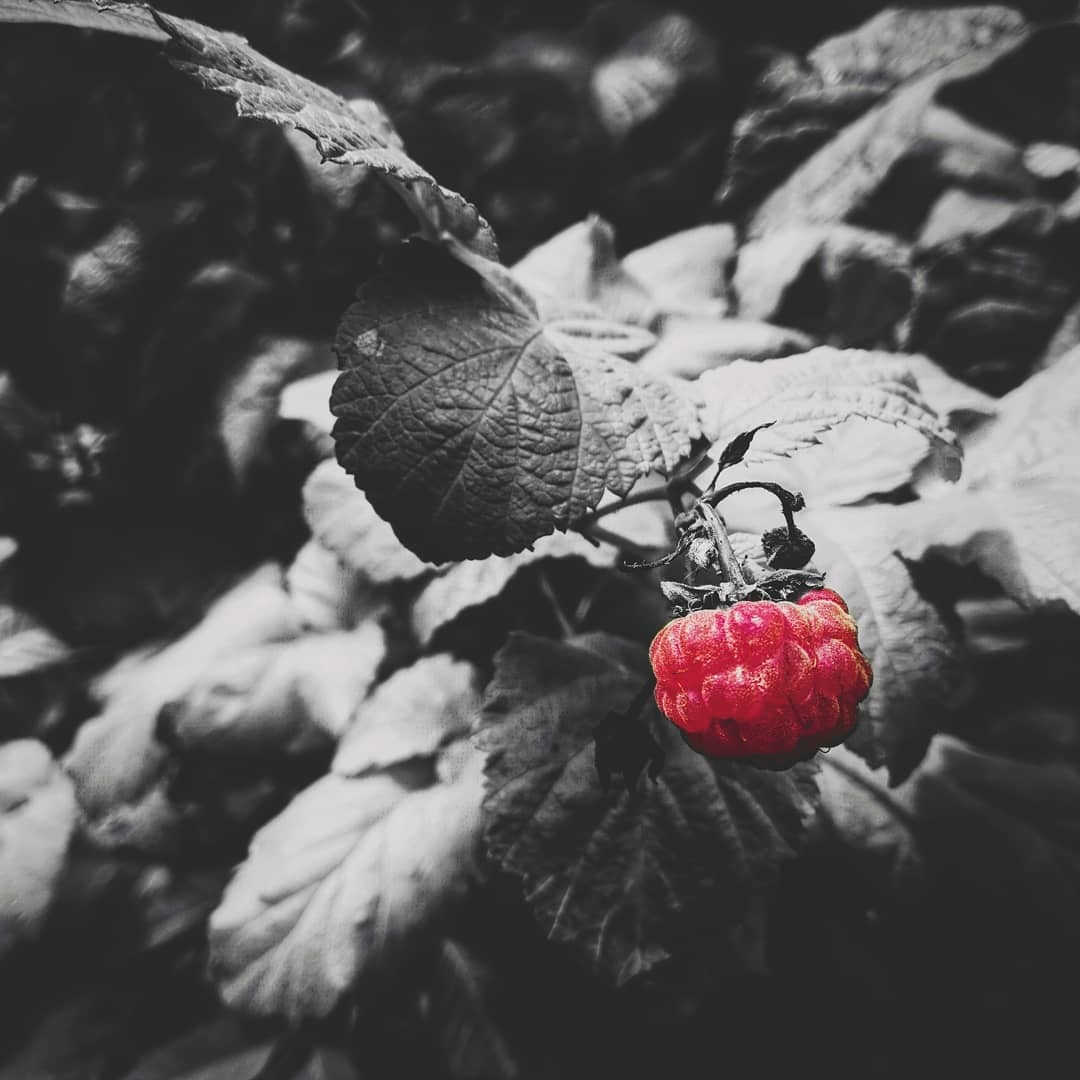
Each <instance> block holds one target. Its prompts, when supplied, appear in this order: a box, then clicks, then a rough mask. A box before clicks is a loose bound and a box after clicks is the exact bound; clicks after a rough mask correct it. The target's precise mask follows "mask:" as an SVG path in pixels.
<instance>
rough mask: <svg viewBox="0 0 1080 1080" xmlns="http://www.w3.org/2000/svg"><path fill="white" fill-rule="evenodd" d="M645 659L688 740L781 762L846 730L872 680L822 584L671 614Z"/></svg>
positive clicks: (726, 753)
mask: <svg viewBox="0 0 1080 1080" xmlns="http://www.w3.org/2000/svg"><path fill="white" fill-rule="evenodd" d="M649 659H650V660H651V661H652V666H653V671H654V672H655V673H656V704H657V705H658V706H659V707H660V711H661V712H662V713H663V714H664V715H665V716H666V717H668V719H669V720H671V721H672V722H673V723H674V724H676V725H677V726H678V727H679V728H681V729H682V731H683V732H684V733H685V738H686V741H687V742H688V743H689V744H690V745H691V746H692V747H693V748H694V749H695V750H698V751H699V752H700V753H702V754H709V755H711V756H713V757H723V758H737V759H741V760H752V761H754V762H755V763H756V764H761V765H770V766H773V767H780V768H783V767H786V766H787V765H790V764H793V763H794V762H796V761H802V760H804V759H806V758H808V757H811V756H812V755H813V754H814V753H815V752H816V751H817V750H819V749H820V748H821V747H823V746H835V745H836V744H837V743H838V742H841V741H842V740H843V739H845V738H846V737H847V736H848V735H849V734H850V733H851V730H852V728H854V726H855V706H856V705H857V704H858V703H859V702H860V701H862V699H863V698H864V697H866V695H867V693H868V692H869V690H870V683H871V682H872V680H873V675H872V673H871V670H870V664H869V662H868V661H867V659H866V657H865V656H863V654H862V653H861V652H860V651H859V641H858V636H857V633H856V629H855V620H854V619H852V617H851V616H850V615H849V614H848V609H847V604H845V603H844V601H843V600H842V599H841V598H840V597H839V596H838V595H837V594H836V593H834V592H832V591H831V590H830V589H815V590H814V591H812V592H808V593H806V594H804V595H803V596H801V597H800V598H799V600H798V601H797V602H796V603H789V602H788V601H786V600H785V601H782V602H779V603H777V602H774V601H772V600H760V601H758V600H744V601H741V602H740V603H737V604H734V605H733V606H732V607H730V608H728V609H727V610H709V611H695V612H692V613H691V614H689V615H686V616H684V617H683V618H681V619H673V620H672V621H671V622H669V623H668V624H667V626H665V627H664V628H663V629H662V630H661V631H660V632H659V633H658V634H657V635H656V637H655V638H653V643H652V646H651V647H650V649H649Z"/></svg>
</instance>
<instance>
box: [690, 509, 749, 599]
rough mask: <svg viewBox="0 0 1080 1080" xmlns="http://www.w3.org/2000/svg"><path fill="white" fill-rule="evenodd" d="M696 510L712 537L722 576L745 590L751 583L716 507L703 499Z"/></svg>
mask: <svg viewBox="0 0 1080 1080" xmlns="http://www.w3.org/2000/svg"><path fill="white" fill-rule="evenodd" d="M696 509H697V512H698V513H699V514H700V515H701V517H702V519H703V520H704V522H705V526H706V528H707V529H708V530H709V533H710V535H711V536H712V540H713V544H714V546H715V550H716V558H717V561H718V563H719V567H718V569H719V571H720V573H721V575H722V576H723V578H724V579H725V580H727V581H730V582H731V583H732V584H733V585H735V586H736V587H737V588H741V589H745V588H746V586H747V585H748V584H749V583H748V582H747V580H746V575H745V574H744V573H743V569H742V566H741V565H740V564H739V557H738V556H737V555H736V554H735V549H734V548H733V547H732V546H731V539H730V538H729V537H728V532H727V527H726V526H725V525H724V522H723V519H722V518H721V517H720V515H719V514H718V513H717V512H716V507H715V506H713V505H712V504H711V503H708V502H706V501H705V500H704V499H702V500H700V501H699V502H698V503H697V507H696Z"/></svg>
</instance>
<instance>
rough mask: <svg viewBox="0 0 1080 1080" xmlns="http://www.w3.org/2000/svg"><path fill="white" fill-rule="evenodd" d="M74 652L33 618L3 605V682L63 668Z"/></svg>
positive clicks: (0, 647)
mask: <svg viewBox="0 0 1080 1080" xmlns="http://www.w3.org/2000/svg"><path fill="white" fill-rule="evenodd" d="M70 656H71V650H70V649H68V647H67V646H66V645H65V644H64V643H63V642H62V641H61V640H60V639H59V638H58V637H56V636H55V635H54V634H53V633H51V632H50V631H49V630H47V629H46V628H45V627H44V626H42V625H41V623H39V622H38V621H37V619H35V618H34V617H33V616H32V615H29V614H27V613H26V612H25V611H20V610H19V609H18V608H15V607H12V606H11V605H10V604H0V679H12V678H16V677H17V676H19V675H28V674H31V673H32V672H35V671H41V670H42V669H43V668H49V667H53V666H55V665H56V664H62V663H64V661H66V660H68V659H69V658H70Z"/></svg>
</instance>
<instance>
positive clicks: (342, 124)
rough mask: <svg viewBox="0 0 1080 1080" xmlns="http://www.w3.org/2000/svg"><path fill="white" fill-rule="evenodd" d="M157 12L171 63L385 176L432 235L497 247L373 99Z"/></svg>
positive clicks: (334, 157)
mask: <svg viewBox="0 0 1080 1080" xmlns="http://www.w3.org/2000/svg"><path fill="white" fill-rule="evenodd" d="M156 18H157V20H158V22H159V24H160V25H161V26H162V27H163V28H164V29H165V30H166V31H168V33H169V35H170V37H171V38H172V43H171V45H170V51H171V55H172V56H173V63H174V64H175V65H176V67H178V68H179V69H180V70H181V71H183V72H185V73H186V74H188V75H191V76H192V77H193V78H194V79H195V80H196V81H198V82H199V83H200V84H201V85H202V86H204V87H206V88H207V89H209V90H216V91H218V92H219V93H223V94H227V95H228V96H229V97H231V98H234V99H235V101H236V108H237V111H238V112H239V113H240V115H241V116H253V117H255V118H256V119H260V120H271V121H273V122H274V123H276V124H282V125H286V126H289V127H295V128H296V129H297V130H299V131H302V132H304V133H305V134H306V135H309V136H310V137H311V138H312V139H314V140H315V145H316V147H317V149H318V151H319V154H320V155H321V157H322V158H323V160H324V161H332V162H335V163H336V164H341V165H362V166H365V167H367V168H369V169H371V170H373V171H374V172H376V173H378V174H379V175H380V176H381V177H383V178H384V179H385V180H386V181H387V182H388V183H389V184H390V185H391V186H392V187H393V188H394V189H395V190H396V191H397V192H398V194H400V195H401V197H402V198H403V199H404V200H405V202H406V203H407V205H408V206H409V208H410V209H411V210H412V211H413V213H415V214H416V216H417V219H418V220H419V221H420V223H421V225H422V226H423V228H424V230H425V232H426V233H428V234H429V235H431V236H432V237H434V238H438V237H439V236H440V234H441V233H442V232H443V231H444V230H445V231H447V232H449V233H451V234H453V235H454V236H456V237H457V238H458V239H459V240H461V241H462V242H463V243H464V244H465V245H466V246H468V247H471V248H474V249H475V250H477V251H478V252H479V253H480V254H483V255H489V256H490V255H494V254H495V252H496V246H495V238H494V235H493V234H492V232H491V229H490V228H489V227H488V224H487V222H486V221H484V219H483V218H482V217H480V215H479V214H478V213H477V211H476V208H475V207H474V206H473V205H472V204H471V203H469V202H468V201H467V200H465V199H464V198H462V197H461V196H460V195H458V194H457V192H454V191H449V190H448V189H446V188H444V187H441V186H440V185H439V184H437V183H436V182H435V180H434V178H433V177H432V176H430V175H429V174H428V173H427V172H425V170H424V169H422V168H421V167H420V166H419V165H417V164H416V162H414V161H413V160H412V159H411V158H410V157H409V156H408V155H407V154H406V153H405V151H404V149H403V148H402V144H401V140H400V138H399V137H398V136H397V133H396V132H395V131H394V129H393V127H392V126H391V124H390V121H389V120H388V119H387V117H386V115H385V114H384V113H383V111H382V109H381V108H380V107H379V106H378V105H377V104H376V103H375V102H374V101H369V100H367V99H362V98H360V99H355V100H353V101H351V102H349V101H346V100H345V99H344V98H342V97H339V96H338V95H337V94H335V93H333V92H331V91H330V90H327V89H326V88H325V87H323V86H320V85H318V84H317V83H313V82H310V81H309V80H308V79H305V78H303V76H300V75H297V74H295V73H293V72H291V71H288V70H286V69H285V68H283V67H280V66H279V65H278V64H275V63H274V62H273V61H271V60H268V59H267V58H266V57H264V56H263V55H262V54H261V53H258V52H256V51H255V50H254V49H252V48H251V46H250V45H248V43H247V42H246V41H244V39H243V38H240V37H237V36H236V35H235V34H228V33H224V32H221V31H216V30H211V29H209V28H208V27H204V26H200V25H199V24H198V23H194V22H190V21H188V20H186V19H175V18H173V17H172V16H168V15H164V14H161V13H158V14H157V15H156Z"/></svg>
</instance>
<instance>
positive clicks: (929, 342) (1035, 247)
mask: <svg viewBox="0 0 1080 1080" xmlns="http://www.w3.org/2000/svg"><path fill="white" fill-rule="evenodd" d="M961 183H962V184H963V183H964V182H963V181H961ZM1071 235H1072V225H1071V223H1070V222H1069V221H1068V220H1067V216H1066V214H1065V213H1064V212H1063V211H1061V210H1059V208H1058V207H1057V206H1056V205H1055V203H1054V202H1052V201H1051V200H1049V199H1047V198H1032V197H1029V196H1025V197H1022V198H1017V197H1015V195H1011V194H1010V195H1009V196H1008V197H1005V198H1002V197H1000V196H996V195H994V194H992V193H985V192H982V191H968V190H966V189H965V187H964V186H961V187H952V188H949V189H948V190H946V191H945V192H944V194H942V195H941V197H940V198H939V199H938V200H937V202H935V203H934V205H933V206H932V208H931V209H930V213H929V215H928V217H927V219H926V221H925V222H924V224H923V226H922V231H921V233H920V235H919V237H918V240H917V243H916V247H915V253H914V256H913V262H914V267H915V271H916V274H915V281H916V285H917V288H916V290H915V303H914V304H913V306H912V310H911V313H910V315H909V317H908V320H907V322H906V324H905V326H904V332H903V334H902V341H903V344H904V346H905V348H909V349H917V350H920V351H925V352H927V353H929V354H930V355H931V356H932V357H933V358H934V359H935V360H937V361H938V363H940V364H942V365H944V366H945V367H946V368H948V369H949V370H950V371H952V372H954V373H955V374H957V375H959V376H960V377H962V378H964V379H966V380H968V381H969V382H973V383H975V384H977V385H978V386H980V387H983V388H984V389H987V390H990V391H991V392H993V393H995V394H1000V393H1003V392H1005V391H1007V390H1009V389H1011V388H1012V387H1014V386H1016V385H1017V384H1018V383H1019V382H1021V381H1022V380H1023V379H1024V377H1025V376H1026V375H1027V374H1028V372H1029V371H1030V370H1031V367H1032V366H1033V364H1034V363H1035V361H1036V359H1037V358H1038V357H1039V355H1040V353H1041V352H1042V351H1043V348H1044V346H1045V345H1046V342H1047V340H1048V338H1049V337H1050V335H1051V334H1052V333H1053V332H1054V330H1055V328H1057V327H1058V326H1059V324H1060V321H1061V319H1062V318H1063V317H1064V316H1065V314H1066V312H1067V310H1068V307H1069V304H1070V303H1071V302H1072V300H1073V298H1074V296H1075V292H1076V285H1075V282H1076V276H1077V263H1076V259H1075V256H1074V253H1073V251H1072V241H1071Z"/></svg>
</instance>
